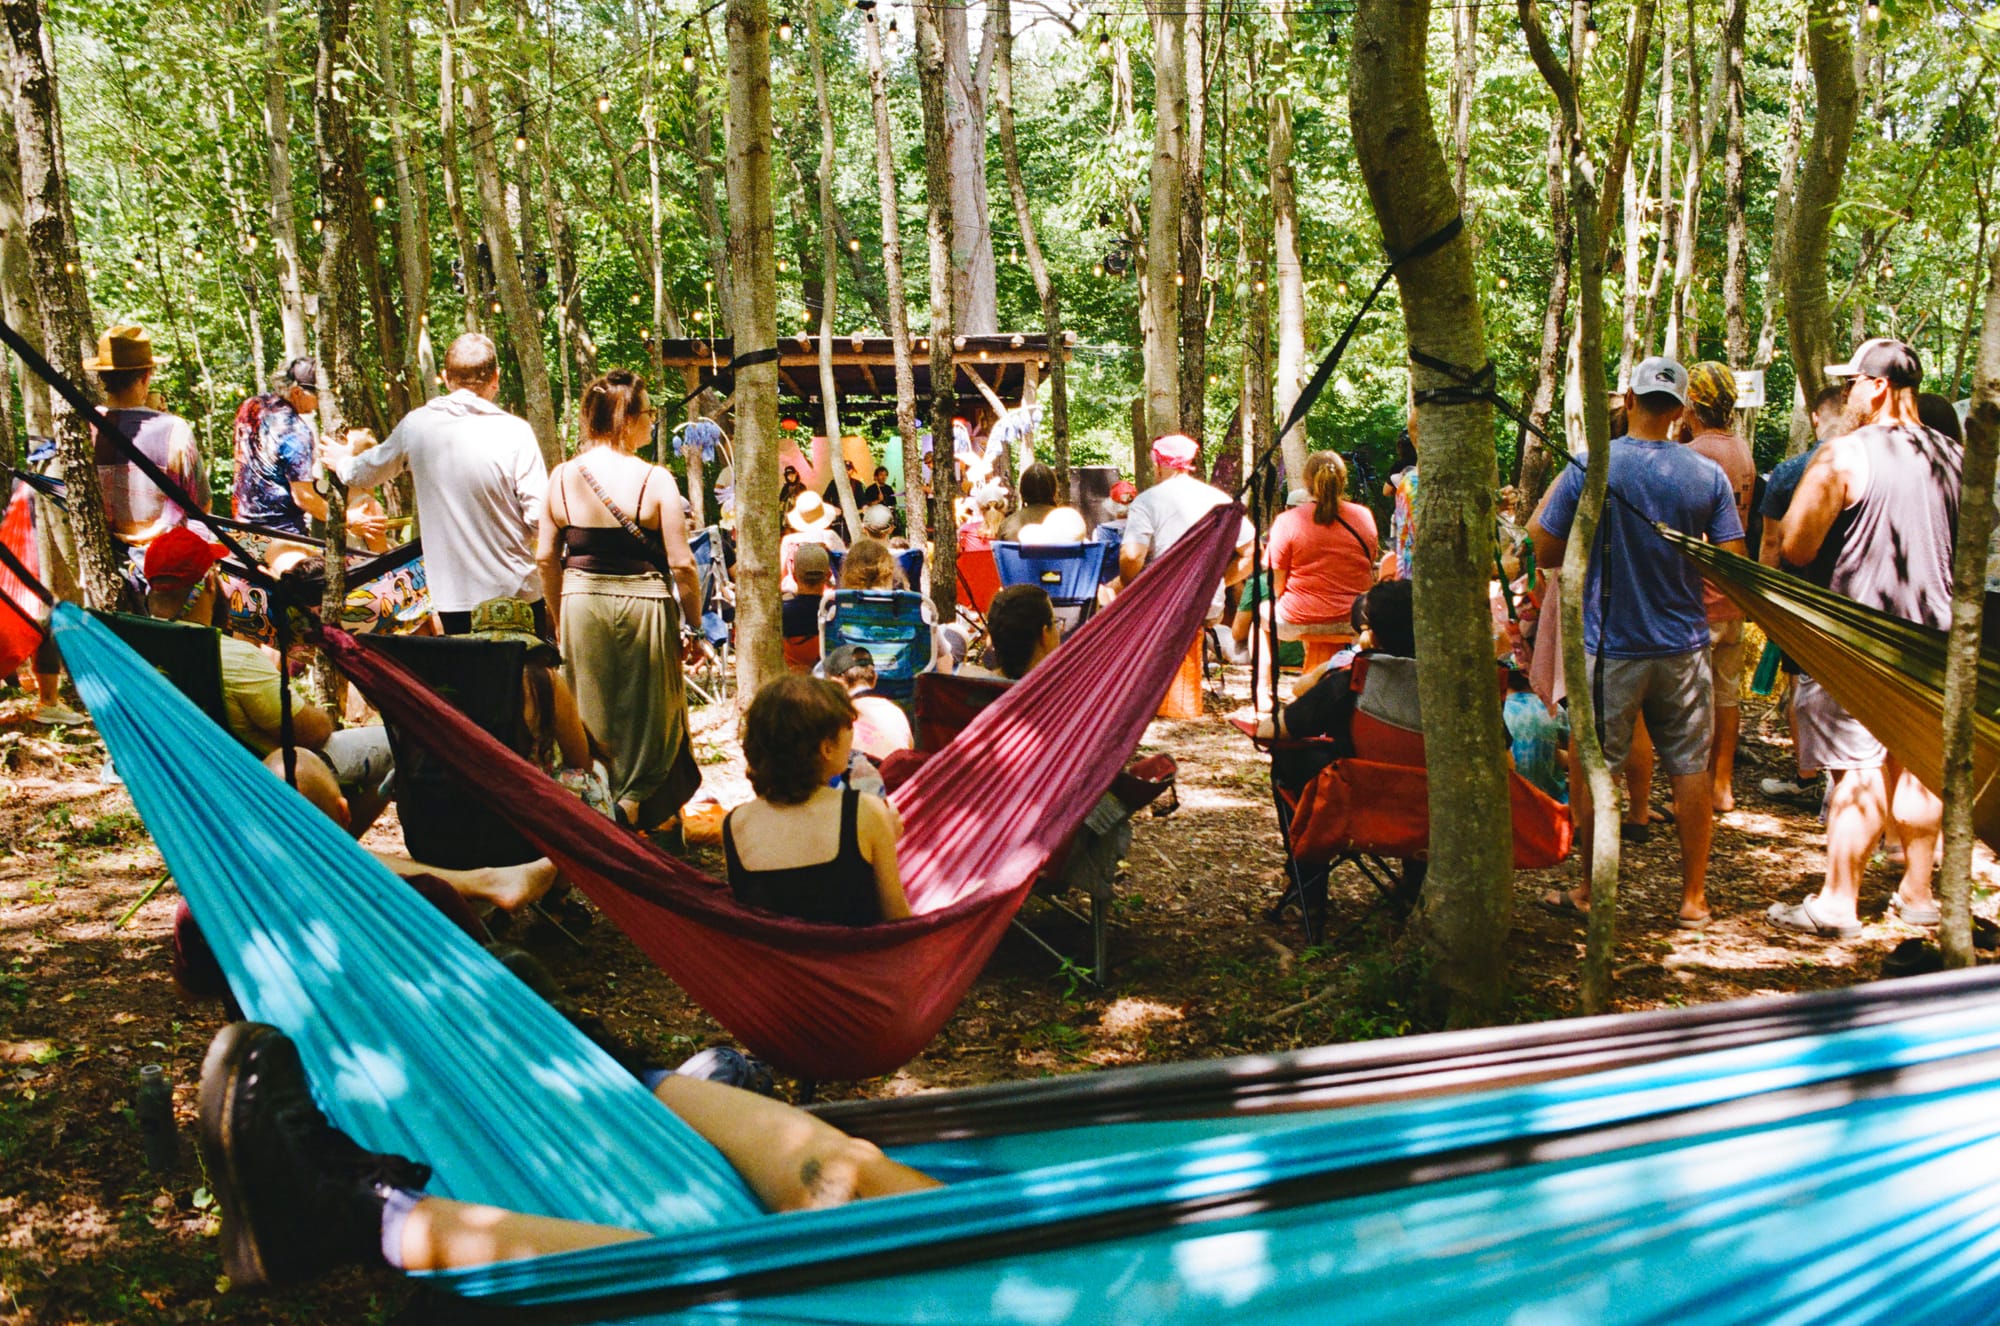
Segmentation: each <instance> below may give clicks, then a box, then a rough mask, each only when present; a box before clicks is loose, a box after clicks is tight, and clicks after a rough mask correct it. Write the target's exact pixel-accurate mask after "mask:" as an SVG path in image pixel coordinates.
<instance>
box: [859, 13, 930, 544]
mask: <svg viewBox="0 0 2000 1326" xmlns="http://www.w3.org/2000/svg"><path fill="white" fill-rule="evenodd" d="M880 13H881V6H879V5H877V6H875V7H873V8H870V9H869V10H867V11H866V12H865V13H864V14H863V15H862V18H863V20H864V21H863V23H862V35H863V37H864V38H865V40H866V42H867V46H868V93H869V100H870V101H872V102H873V103H874V108H875V192H876V201H877V203H878V204H879V206H880V208H881V212H882V266H883V269H884V271H885V272H886V273H887V279H888V286H889V295H888V299H889V344H890V351H891V353H892V354H893V355H894V357H895V361H896V432H897V435H898V436H899V437H901V439H902V444H903V512H904V521H905V529H906V531H907V532H908V534H909V539H910V546H911V547H912V548H921V547H923V546H924V542H925V536H926V532H927V531H928V529H929V527H930V522H929V520H928V519H926V517H927V515H928V513H927V512H926V511H925V510H924V500H923V483H922V479H923V473H924V469H923V465H924V460H923V453H922V451H921V450H920V449H919V448H920V447H921V445H922V444H921V443H920V442H919V441H918V439H917V380H916V366H915V365H914V364H913V363H912V362H911V359H910V305H909V297H908V289H909V287H908V285H907V284H906V282H905V281H904V278H903V213H902V204H901V202H900V197H899V195H898V194H897V192H896V139H895V135H894V134H893V133H892V132H891V131H890V127H889V89H888V79H887V77H886V75H885V73H884V71H883V67H882V32H881V24H880V22H879V21H878V20H879V16H880ZM932 435H933V437H935V436H936V430H933V433H932ZM933 445H935V443H934V444H933Z"/></svg>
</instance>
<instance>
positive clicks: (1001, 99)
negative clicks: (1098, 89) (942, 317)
mask: <svg viewBox="0 0 2000 1326" xmlns="http://www.w3.org/2000/svg"><path fill="white" fill-rule="evenodd" d="M989 3H990V4H992V5H993V6H995V7H996V8H997V10H998V11H999V12H998V17H997V18H996V19H995V20H994V29H993V30H994V34H995V35H996V36H997V37H998V38H999V42H1000V49H999V50H998V51H996V52H995V53H994V59H993V106H994V110H995V112H996V114H997V117H998V120H999V129H1000V158H1001V161H1002V162H1003V163H1004V165H1005V168H1006V171H1007V192H1008V194H1009V196H1010V197H1012V199H1013V201H1014V221H1015V223H1016V224H1017V225H1019V226H1020V227H1021V248H1022V250H1023V251H1024V252H1025V253H1026V254H1027V257H1028V274H1029V275H1030V276H1031V277H1033V278H1034V282H1035V295H1036V297H1037V298H1038V299H1039V300H1040V301H1041V304H1042V332H1043V334H1044V335H1045V336H1047V338H1048V343H1049V441H1050V444H1051V445H1052V446H1053V448H1054V451H1055V471H1056V493H1057V494H1058V496H1059V497H1060V498H1061V500H1063V501H1068V500H1069V498H1068V493H1069V366H1068V364H1067V363H1066V362H1065V359H1066V357H1065V355H1064V353H1063V325H1062V291H1061V290H1060V289H1058V288H1057V286H1056V280H1055V275H1054V274H1053V273H1052V272H1050V271H1049V261H1048V257H1047V256H1046V255H1045V254H1044V253H1043V252H1042V240H1041V232H1040V229H1039V228H1038V227H1037V226H1036V225H1035V210H1034V208H1033V207H1031V206H1030V205H1029V203H1028V185H1027V181H1026V179H1025V178H1024V177H1023V175H1022V174H1021V153H1020V149H1019V147H1018V145H1017V143H1016V141H1015V138H1014V12H1013V0H989ZM1026 403H1027V402H1023V404H1026ZM1031 445H1032V443H1031Z"/></svg>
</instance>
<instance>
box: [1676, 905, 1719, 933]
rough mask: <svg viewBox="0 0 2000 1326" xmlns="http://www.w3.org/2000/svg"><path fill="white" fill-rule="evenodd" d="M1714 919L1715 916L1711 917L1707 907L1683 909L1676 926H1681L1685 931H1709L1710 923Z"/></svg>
mask: <svg viewBox="0 0 2000 1326" xmlns="http://www.w3.org/2000/svg"><path fill="white" fill-rule="evenodd" d="M1713 919H1714V918H1713V916H1711V914H1710V913H1709V910H1708V908H1706V907H1702V908H1699V909H1689V908H1687V907H1683V908H1681V914H1680V919H1679V920H1678V921H1677V922H1676V923H1675V924H1677V925H1679V926H1680V928H1681V929H1683V930H1706V929H1708V923H1709V922H1710V921H1711V920H1713Z"/></svg>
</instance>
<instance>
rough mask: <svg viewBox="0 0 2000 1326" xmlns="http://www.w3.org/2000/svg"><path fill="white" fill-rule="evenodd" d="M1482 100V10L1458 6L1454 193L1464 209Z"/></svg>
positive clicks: (1454, 63)
mask: <svg viewBox="0 0 2000 1326" xmlns="http://www.w3.org/2000/svg"><path fill="white" fill-rule="evenodd" d="M1478 99H1479V7H1478V6H1477V5H1467V4H1460V5H1454V6H1453V7H1452V11H1451V156H1452V186H1451V187H1452V192H1454V193H1456V194H1457V195H1458V205H1459V208H1460V209H1461V210H1463V209H1464V208H1465V207H1466V206H1467V205H1468V204H1467V202H1466V197H1465V172H1466V168H1467V166H1468V165H1469V164H1470V162H1471V160H1472V110H1473V105H1474V103H1476V102H1477V101H1478Z"/></svg>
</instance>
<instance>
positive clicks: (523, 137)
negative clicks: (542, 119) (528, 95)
mask: <svg viewBox="0 0 2000 1326" xmlns="http://www.w3.org/2000/svg"><path fill="white" fill-rule="evenodd" d="M514 150H515V151H516V152H525V151H527V150H528V108H527V107H526V106H523V107H522V108H521V127H520V128H518V129H516V130H515V131H514Z"/></svg>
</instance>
